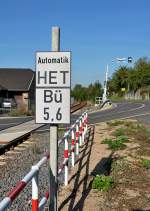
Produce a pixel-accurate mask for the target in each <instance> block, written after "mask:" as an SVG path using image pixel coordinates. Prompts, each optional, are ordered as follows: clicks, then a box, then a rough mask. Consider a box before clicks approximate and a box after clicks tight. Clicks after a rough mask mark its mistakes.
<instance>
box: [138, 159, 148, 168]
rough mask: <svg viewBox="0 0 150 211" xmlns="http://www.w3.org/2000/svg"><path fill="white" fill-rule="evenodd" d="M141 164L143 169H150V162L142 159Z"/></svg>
mask: <svg viewBox="0 0 150 211" xmlns="http://www.w3.org/2000/svg"><path fill="white" fill-rule="evenodd" d="M140 164H141V166H142V167H144V168H146V169H150V160H147V159H142V160H141V161H140Z"/></svg>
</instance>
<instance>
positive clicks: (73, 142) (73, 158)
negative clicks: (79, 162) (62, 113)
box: [71, 129, 75, 167]
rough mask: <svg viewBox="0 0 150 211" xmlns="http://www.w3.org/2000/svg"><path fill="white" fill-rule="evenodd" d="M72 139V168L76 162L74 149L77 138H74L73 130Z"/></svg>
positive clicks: (72, 132)
mask: <svg viewBox="0 0 150 211" xmlns="http://www.w3.org/2000/svg"><path fill="white" fill-rule="evenodd" d="M71 139H72V142H71V161H72V162H71V163H72V166H73V167H74V162H75V156H74V150H75V149H74V148H75V136H74V129H72V131H71Z"/></svg>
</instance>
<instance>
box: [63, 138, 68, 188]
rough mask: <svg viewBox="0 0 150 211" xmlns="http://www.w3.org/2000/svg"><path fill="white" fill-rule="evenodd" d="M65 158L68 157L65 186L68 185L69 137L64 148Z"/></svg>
mask: <svg viewBox="0 0 150 211" xmlns="http://www.w3.org/2000/svg"><path fill="white" fill-rule="evenodd" d="M64 158H65V159H66V161H67V162H66V163H65V178H64V180H65V181H64V184H65V186H66V185H68V159H69V156H68V137H67V136H66V137H65V149H64Z"/></svg>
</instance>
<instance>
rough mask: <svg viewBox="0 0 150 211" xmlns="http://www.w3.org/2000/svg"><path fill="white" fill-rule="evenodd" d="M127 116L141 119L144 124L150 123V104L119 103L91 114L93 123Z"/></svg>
mask: <svg viewBox="0 0 150 211" xmlns="http://www.w3.org/2000/svg"><path fill="white" fill-rule="evenodd" d="M126 118H134V119H138V120H140V121H141V122H143V124H150V104H148V103H146V104H143V103H118V104H117V105H116V107H115V108H113V109H110V110H106V111H101V112H95V113H93V114H90V115H89V121H90V123H91V124H95V123H98V122H106V121H110V120H114V119H126Z"/></svg>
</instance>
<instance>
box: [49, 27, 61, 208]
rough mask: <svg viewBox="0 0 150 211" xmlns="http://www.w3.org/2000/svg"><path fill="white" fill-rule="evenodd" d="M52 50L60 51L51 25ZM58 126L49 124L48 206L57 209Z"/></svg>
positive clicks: (56, 33) (58, 38) (57, 39)
mask: <svg viewBox="0 0 150 211" xmlns="http://www.w3.org/2000/svg"><path fill="white" fill-rule="evenodd" d="M52 51H60V28H59V27H52ZM57 139H58V126H57V125H51V126H50V159H49V164H50V191H49V192H50V206H49V210H53V211H57V187H58V182H57V171H58V167H57V164H58V140H57Z"/></svg>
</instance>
